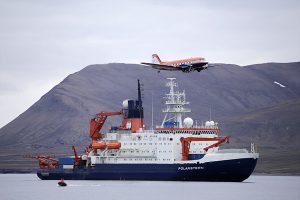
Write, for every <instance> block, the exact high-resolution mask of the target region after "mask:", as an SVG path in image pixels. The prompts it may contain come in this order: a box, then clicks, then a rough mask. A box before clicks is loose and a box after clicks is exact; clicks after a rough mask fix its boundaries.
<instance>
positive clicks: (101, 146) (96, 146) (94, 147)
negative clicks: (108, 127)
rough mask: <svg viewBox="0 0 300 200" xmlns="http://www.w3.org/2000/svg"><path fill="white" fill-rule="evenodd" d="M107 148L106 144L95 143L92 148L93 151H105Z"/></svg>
mask: <svg viewBox="0 0 300 200" xmlns="http://www.w3.org/2000/svg"><path fill="white" fill-rule="evenodd" d="M106 147H107V145H106V143H105V142H93V143H92V148H93V149H105V148H106Z"/></svg>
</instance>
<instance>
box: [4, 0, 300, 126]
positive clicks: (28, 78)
mask: <svg viewBox="0 0 300 200" xmlns="http://www.w3.org/2000/svg"><path fill="white" fill-rule="evenodd" d="M299 19H300V1H298V0H276V1H274V0H248V1H241V0H226V1H221V0H219V1H217V0H206V1H204V0H203V1H201V0H185V1H182V0H173V1H171V0H165V1H163V0H161V1H159V0H148V1H146V0H127V1H125V0H123V1H121V0H120V1H117V0H110V1H109V0H108V1H104V0H98V1H92V0H86V1H82V0H64V1H61V0H43V1H40V0H6V1H5V0H0V127H2V126H4V125H6V124H7V123H9V122H10V121H12V120H13V119H14V118H16V117H17V116H18V115H20V114H21V113H22V112H24V111H25V110H26V109H28V108H29V107H30V106H31V105H32V104H34V103H35V102H36V101H38V100H39V99H40V97H41V96H42V95H44V94H45V93H47V92H48V91H49V90H50V89H51V88H53V87H54V86H55V85H57V84H59V82H61V81H62V80H63V79H64V78H65V77H66V76H67V75H69V74H71V73H74V72H76V71H79V70H81V69H82V68H84V67H85V66H87V65H90V64H105V63H111V62H121V63H140V62H143V61H145V62H149V61H151V55H152V54H153V53H157V54H159V55H160V57H161V59H162V60H173V59H181V58H189V57H196V56H197V57H198V56H199V57H204V58H206V60H207V61H209V62H211V63H230V64H238V65H241V66H245V65H250V64H257V63H266V62H296V61H300V56H299V53H300V45H299V44H300V20H299Z"/></svg>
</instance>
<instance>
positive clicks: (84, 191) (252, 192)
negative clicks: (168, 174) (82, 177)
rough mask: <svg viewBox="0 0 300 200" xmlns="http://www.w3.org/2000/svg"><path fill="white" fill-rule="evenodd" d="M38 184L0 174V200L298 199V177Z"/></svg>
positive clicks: (28, 176) (23, 177)
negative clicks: (210, 180)
mask: <svg viewBox="0 0 300 200" xmlns="http://www.w3.org/2000/svg"><path fill="white" fill-rule="evenodd" d="M57 182H58V181H42V180H40V179H38V177H37V176H36V175H35V174H0V199H1V200H14V199H16V200H31V199H36V200H50V199H51V200H53V199H55V200H58V199H72V200H77V199H85V200H126V199H128V200H148V199H149V200H150V199H153V200H168V199H171V200H174V199H180V200H189V199H192V200H194V199H195V200H201V199H205V200H210V199H219V200H224V199H229V200H248V199H251V200H260V199H266V200H277V199H278V200H279V199H280V200H282V199H283V200H289V199H291V200H300V177H299V176H251V177H250V178H248V179H247V180H245V181H244V182H241V183H234V182H181V181H176V182H172V181H71V180H66V183H67V184H68V186H67V187H60V186H58V185H57Z"/></svg>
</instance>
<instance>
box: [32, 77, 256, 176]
mask: <svg viewBox="0 0 300 200" xmlns="http://www.w3.org/2000/svg"><path fill="white" fill-rule="evenodd" d="M166 86H167V87H169V92H168V93H167V94H166V96H165V98H164V99H165V105H166V108H164V109H163V113H165V117H164V119H163V120H162V124H161V125H160V126H157V127H156V128H155V129H150V130H147V129H146V128H145V125H144V113H143V104H142V98H141V90H140V83H139V81H138V99H137V100H125V101H123V104H122V110H121V111H119V112H100V113H98V114H96V116H95V117H94V118H93V119H91V122H90V137H91V139H92V143H91V144H90V145H89V147H88V148H87V151H86V154H85V155H82V156H78V155H77V152H76V150H75V148H73V150H74V155H75V156H71V157H66V158H60V159H59V161H58V162H57V163H56V164H55V165H53V164H52V165H51V167H44V168H47V169H42V170H41V171H39V172H38V176H39V177H40V178H41V179H60V178H65V179H99V180H120V179H122V180H123V179H124V180H192V181H243V180H244V179H246V178H248V177H249V176H250V174H251V173H252V172H253V170H254V167H255V165H256V162H257V158H258V154H257V153H256V152H255V150H254V146H253V145H252V147H251V151H250V152H249V151H248V150H246V149H223V150H221V149H220V146H221V145H223V144H225V143H228V142H229V138H228V137H227V136H222V137H221V136H219V132H220V129H219V127H218V124H217V123H216V122H214V121H211V120H210V121H206V122H205V124H204V125H201V126H198V125H197V124H196V125H194V122H193V120H192V118H190V117H186V118H184V119H182V118H183V116H185V115H187V114H188V113H190V112H191V110H190V109H189V108H186V105H188V104H189V102H187V101H186V96H185V91H183V92H180V91H178V90H177V87H178V85H177V83H176V79H175V78H168V82H167V84H166ZM113 115H122V116H123V120H122V123H121V125H120V126H115V127H111V128H110V130H109V131H108V132H107V133H105V134H102V133H101V132H100V130H101V128H102V126H103V124H104V123H105V120H106V119H107V117H108V116H113ZM50 163H51V162H50ZM49 168H50V169H49Z"/></svg>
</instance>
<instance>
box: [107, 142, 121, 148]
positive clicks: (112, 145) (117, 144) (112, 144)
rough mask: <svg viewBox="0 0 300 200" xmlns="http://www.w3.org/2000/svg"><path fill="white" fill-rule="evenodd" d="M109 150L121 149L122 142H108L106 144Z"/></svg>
mask: <svg viewBox="0 0 300 200" xmlns="http://www.w3.org/2000/svg"><path fill="white" fill-rule="evenodd" d="M106 145H107V148H108V149H120V148H121V143H120V142H108V143H106Z"/></svg>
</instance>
